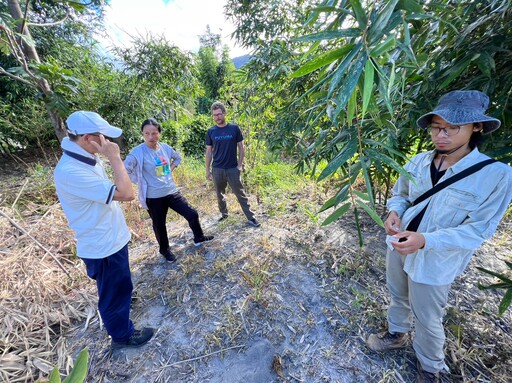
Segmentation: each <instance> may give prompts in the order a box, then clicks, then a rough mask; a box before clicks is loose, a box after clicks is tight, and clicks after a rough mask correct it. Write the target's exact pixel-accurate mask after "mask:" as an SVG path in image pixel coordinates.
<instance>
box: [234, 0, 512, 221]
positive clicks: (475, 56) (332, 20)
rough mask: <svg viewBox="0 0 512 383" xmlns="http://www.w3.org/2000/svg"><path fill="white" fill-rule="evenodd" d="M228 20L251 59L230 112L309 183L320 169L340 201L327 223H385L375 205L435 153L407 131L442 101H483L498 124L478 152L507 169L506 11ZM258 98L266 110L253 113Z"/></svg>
mask: <svg viewBox="0 0 512 383" xmlns="http://www.w3.org/2000/svg"><path fill="white" fill-rule="evenodd" d="M227 9H228V10H227V12H228V15H230V16H231V18H232V21H233V22H235V24H236V25H237V30H236V31H235V35H236V36H237V37H238V39H239V41H241V42H242V44H246V45H249V46H251V47H253V48H255V51H256V57H255V58H254V59H253V60H252V61H251V62H250V63H249V64H248V66H247V68H245V67H244V69H245V73H244V76H245V79H244V81H243V84H245V86H246V87H248V89H247V90H246V93H248V94H249V97H247V96H246V97H245V98H244V97H241V98H239V99H237V100H236V101H237V102H239V104H240V106H239V110H243V111H247V112H248V113H251V116H252V120H251V122H253V123H258V124H259V125H260V126H264V127H265V128H263V129H262V133H263V134H264V137H265V138H266V139H267V140H269V144H270V147H271V148H279V147H280V148H283V149H285V150H287V151H288V152H289V153H296V154H298V155H299V156H300V157H299V166H298V168H299V169H300V170H304V171H307V170H309V171H311V173H312V174H315V173H316V166H317V165H318V164H319V163H322V162H324V161H327V163H328V164H327V166H326V167H325V168H324V169H323V171H322V172H321V174H320V177H319V178H320V179H325V180H330V181H331V185H333V186H335V187H336V189H337V192H336V193H335V197H333V198H332V199H330V200H329V201H328V203H327V206H325V205H324V207H325V208H326V209H327V208H332V209H334V212H333V213H332V215H331V217H330V219H329V222H332V221H334V220H335V219H336V218H338V217H339V216H340V215H341V214H344V213H347V212H349V211H352V212H353V213H354V217H355V219H356V221H357V220H358V216H359V214H360V211H361V210H364V211H366V212H367V213H368V214H370V216H371V217H372V218H373V219H374V220H375V221H376V223H378V224H381V223H382V222H381V220H380V218H379V216H378V214H377V212H376V203H377V197H378V196H380V200H381V201H382V199H384V200H385V198H386V196H387V192H388V191H389V189H390V187H391V182H392V181H393V180H394V178H396V174H397V173H402V174H404V173H403V170H402V165H403V164H404V163H405V162H406V161H407V158H408V157H410V156H411V155H413V154H415V153H417V152H419V151H422V150H424V149H429V148H432V144H431V143H430V141H428V140H426V139H425V138H426V137H427V136H426V135H425V134H424V133H423V132H418V131H417V130H416V127H415V120H416V119H417V118H418V117H419V116H420V115H421V114H423V113H425V112H426V111H430V110H432V109H433V107H434V106H435V104H436V103H437V100H438V99H439V97H440V96H441V95H442V94H444V93H446V92H447V91H449V90H452V89H479V90H482V91H484V92H486V93H488V94H489V96H490V98H491V99H492V101H493V103H492V105H491V109H490V110H489V113H490V114H491V115H494V116H497V117H500V118H501V120H502V121H503V122H504V124H503V127H502V129H500V130H498V131H497V132H495V133H493V134H492V135H491V137H490V139H489V140H488V141H487V142H486V143H485V145H484V146H482V147H481V149H482V150H484V151H486V152H488V153H489V154H491V155H496V156H498V157H499V158H500V159H502V160H504V161H510V158H511V157H512V151H511V147H512V145H511V143H512V134H511V130H510V124H508V121H509V120H510V118H511V116H512V115H511V110H512V109H511V104H510V101H509V97H510V95H509V91H510V89H511V88H512V80H511V78H512V76H511V71H512V61H511V58H510V55H509V54H507V53H505V52H509V47H510V46H511V45H512V18H511V17H510V14H511V12H512V10H511V8H510V3H509V2H507V1H499V0H496V1H483V2H482V1H476V0H474V1H467V2H464V3H460V2H452V1H449V0H444V1H440V2H434V3H432V2H428V3H425V2H421V3H420V2H417V1H414V0H408V1H398V0H388V1H384V2H367V3H365V2H361V1H360V0H350V1H342V0H338V1H337V0H334V1H333V0H325V1H322V2H320V3H317V2H314V1H299V2H291V1H283V2H277V1H270V2H264V1H251V2H243V3H240V2H235V1H229V2H228V6H227ZM263 97H269V98H270V99H271V100H272V102H271V103H266V104H267V105H266V106H265V105H264V104H265V103H262V105H258V101H259V100H258V98H259V99H262V98H263ZM251 98H252V99H255V102H253V100H251V101H245V100H248V99H251ZM256 109H258V110H257V112H256ZM253 111H254V113H253ZM361 181H363V182H364V184H365V186H364V188H365V189H366V195H367V196H368V200H367V201H365V202H363V201H361V200H360V199H359V197H358V196H357V193H356V192H357V191H360V188H359V187H355V186H356V184H359V183H360V182H361Z"/></svg>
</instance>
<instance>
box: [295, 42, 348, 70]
mask: <svg viewBox="0 0 512 383" xmlns="http://www.w3.org/2000/svg"><path fill="white" fill-rule="evenodd" d="M353 46H354V45H353V44H347V45H344V46H343V47H342V48H338V49H335V50H332V51H329V52H325V53H323V54H321V55H320V56H318V57H316V58H315V59H313V60H311V61H309V62H307V63H306V64H304V65H303V66H301V67H300V68H299V69H297V70H296V71H295V72H293V73H292V74H291V77H292V78H296V77H301V76H304V75H306V74H308V73H311V72H313V71H315V70H317V69H318V68H321V67H323V66H326V65H328V64H330V63H332V62H333V61H336V60H338V59H340V58H341V57H343V56H345V55H346V54H347V53H348V52H349V51H350V50H352V48H353Z"/></svg>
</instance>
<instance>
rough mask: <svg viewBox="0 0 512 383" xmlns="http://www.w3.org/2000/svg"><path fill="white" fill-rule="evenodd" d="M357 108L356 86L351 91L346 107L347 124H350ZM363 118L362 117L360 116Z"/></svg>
mask: <svg viewBox="0 0 512 383" xmlns="http://www.w3.org/2000/svg"><path fill="white" fill-rule="evenodd" d="M356 108H357V88H356V89H355V90H354V91H353V92H352V96H350V99H349V100H348V107H347V124H349V125H351V124H352V121H353V119H354V115H355V113H356ZM361 118H363V117H361Z"/></svg>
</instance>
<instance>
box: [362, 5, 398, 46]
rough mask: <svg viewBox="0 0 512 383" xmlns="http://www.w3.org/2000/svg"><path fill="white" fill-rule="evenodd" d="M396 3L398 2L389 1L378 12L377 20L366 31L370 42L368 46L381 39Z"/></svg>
mask: <svg viewBox="0 0 512 383" xmlns="http://www.w3.org/2000/svg"><path fill="white" fill-rule="evenodd" d="M397 3H398V0H389V1H388V2H387V3H386V5H385V6H384V8H383V9H382V11H380V12H379V15H378V16H377V19H375V21H374V22H373V23H372V24H371V27H370V28H369V31H368V40H369V41H370V45H371V44H372V43H374V42H376V41H378V40H380V39H381V38H382V35H383V31H384V30H385V29H386V27H387V26H388V22H389V19H390V18H391V16H392V15H393V11H394V10H395V6H396V4H397Z"/></svg>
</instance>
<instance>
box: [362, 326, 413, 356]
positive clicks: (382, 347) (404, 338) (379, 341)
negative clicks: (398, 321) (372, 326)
mask: <svg viewBox="0 0 512 383" xmlns="http://www.w3.org/2000/svg"><path fill="white" fill-rule="evenodd" d="M408 342H409V334H408V333H400V332H397V333H396V334H391V333H390V332H388V331H383V332H380V333H378V334H372V335H370V336H369V337H368V340H367V341H366V345H367V346H368V347H369V348H370V350H372V351H376V352H384V351H389V350H394V349H397V348H403V347H405V346H407V343H408Z"/></svg>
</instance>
